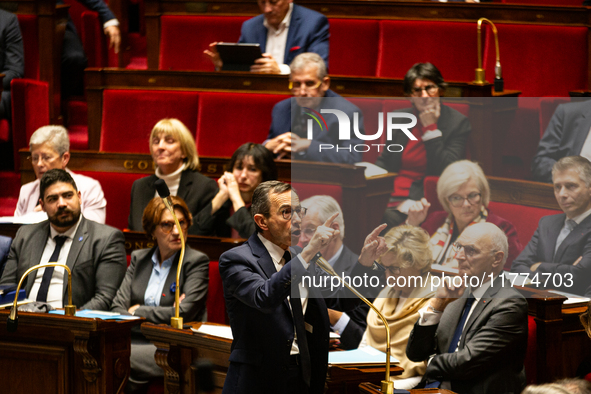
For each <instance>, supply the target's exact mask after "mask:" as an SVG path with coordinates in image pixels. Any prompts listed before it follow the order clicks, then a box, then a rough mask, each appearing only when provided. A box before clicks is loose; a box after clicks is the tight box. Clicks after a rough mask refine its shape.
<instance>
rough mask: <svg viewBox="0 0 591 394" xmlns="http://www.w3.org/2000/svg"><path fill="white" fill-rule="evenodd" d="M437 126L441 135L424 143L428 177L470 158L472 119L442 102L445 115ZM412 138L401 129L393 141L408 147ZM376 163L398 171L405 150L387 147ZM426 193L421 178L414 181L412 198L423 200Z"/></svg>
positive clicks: (410, 110) (410, 195) (426, 174)
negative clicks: (467, 155) (391, 150)
mask: <svg viewBox="0 0 591 394" xmlns="http://www.w3.org/2000/svg"><path fill="white" fill-rule="evenodd" d="M399 112H412V108H407V109H402V110H400V111H399ZM437 128H438V129H439V130H441V134H442V135H441V137H440V138H433V139H431V140H428V141H425V142H424V144H425V150H426V151H427V171H426V172H425V176H429V175H434V176H439V175H441V173H442V172H443V170H444V169H445V167H447V166H448V165H450V164H451V163H453V162H455V161H458V160H461V159H464V158H465V157H466V140H467V139H468V134H469V133H470V131H471V130H472V127H471V126H470V122H469V121H468V118H466V117H465V116H464V115H462V114H461V113H459V112H458V111H456V110H455V109H452V108H449V107H448V106H446V105H443V104H441V116H440V117H439V120H438V121H437ZM411 132H412V130H411ZM408 141H409V140H408V137H407V136H406V135H405V134H404V133H403V132H402V131H401V130H397V131H396V132H395V133H394V135H393V136H392V141H391V143H392V144H400V145H402V146H404V147H406V144H407V143H408ZM376 165H377V166H379V167H382V168H383V169H385V170H387V171H388V172H398V171H400V167H401V166H402V152H399V153H398V152H390V151H388V150H385V151H384V152H383V153H382V155H381V156H380V157H378V159H377V161H376ZM423 196H424V192H423V180H422V179H421V180H420V181H417V182H414V183H413V184H412V186H411V188H410V192H409V196H408V197H409V198H410V199H412V200H420V199H421V198H422V197H423Z"/></svg>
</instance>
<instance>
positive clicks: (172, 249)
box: [111, 196, 209, 393]
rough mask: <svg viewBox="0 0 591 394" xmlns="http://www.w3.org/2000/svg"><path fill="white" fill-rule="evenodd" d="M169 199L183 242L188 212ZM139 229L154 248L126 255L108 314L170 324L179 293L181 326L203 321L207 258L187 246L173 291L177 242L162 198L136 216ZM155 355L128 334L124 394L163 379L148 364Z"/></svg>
mask: <svg viewBox="0 0 591 394" xmlns="http://www.w3.org/2000/svg"><path fill="white" fill-rule="evenodd" d="M171 198H172V205H173V209H174V212H175V214H176V216H177V218H178V221H179V224H180V225H181V229H182V230H183V235H184V237H185V240H186V237H187V229H188V228H189V227H191V224H192V222H193V220H192V216H191V212H190V211H189V208H188V207H187V204H185V202H184V201H183V199H182V198H180V197H177V196H171ZM142 225H143V228H144V231H145V232H146V234H147V235H148V236H149V237H150V238H151V239H153V240H155V243H156V245H155V246H154V247H153V248H151V249H141V250H135V251H133V252H132V253H131V263H130V264H129V267H128V268H127V273H126V274H125V278H124V279H123V282H122V283H121V286H120V287H119V290H118V291H117V295H116V296H115V298H114V299H113V304H112V306H111V310H112V311H114V312H119V313H120V314H122V315H135V316H141V317H144V318H146V320H147V321H148V322H150V323H155V324H162V323H164V324H170V318H171V317H173V316H174V314H175V291H179V292H180V294H181V295H180V298H179V299H180V305H179V311H180V316H181V317H182V318H183V319H184V320H185V321H201V320H203V319H204V318H205V316H206V314H205V301H206V299H207V285H208V281H209V258H208V257H207V256H206V255H205V254H203V253H201V252H198V251H196V250H194V249H191V247H189V246H188V245H187V247H186V249H185V256H184V259H183V266H182V270H181V280H180V284H179V285H178V286H177V283H176V271H177V266H178V263H179V257H180V250H181V238H180V234H179V232H178V230H177V227H176V225H175V222H174V218H173V216H172V214H171V213H170V212H169V211H168V209H167V208H166V206H165V205H164V202H163V200H162V198H160V197H154V198H153V199H152V200H150V202H149V203H148V206H147V207H146V209H145V210H144V214H143V215H142ZM177 287H178V288H177ZM155 351H156V347H155V346H154V345H153V344H151V343H150V341H148V340H147V339H146V338H145V337H144V336H143V335H142V334H141V333H139V332H133V334H132V339H131V359H130V363H131V374H130V377H129V382H128V385H127V386H126V388H125V392H126V393H135V392H141V391H138V390H140V389H142V388H145V385H147V384H148V383H149V381H150V380H151V379H153V378H157V377H161V376H163V371H162V369H161V368H160V367H159V366H158V365H156V362H155V360H154V352H155Z"/></svg>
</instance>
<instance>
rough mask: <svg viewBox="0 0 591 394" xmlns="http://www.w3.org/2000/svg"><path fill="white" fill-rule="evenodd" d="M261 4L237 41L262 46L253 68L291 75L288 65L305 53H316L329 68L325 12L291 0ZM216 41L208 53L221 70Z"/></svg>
mask: <svg viewBox="0 0 591 394" xmlns="http://www.w3.org/2000/svg"><path fill="white" fill-rule="evenodd" d="M258 5H259V8H260V10H261V12H262V14H261V15H258V16H255V17H254V18H252V19H249V20H247V21H246V22H244V23H243V24H242V30H241V33H240V39H239V40H238V42H240V43H249V44H259V45H260V46H261V52H263V57H262V58H260V59H257V60H256V61H255V64H254V65H253V66H252V67H251V68H250V71H252V72H260V73H268V74H289V64H290V63H291V62H292V60H293V59H294V58H295V57H296V56H297V55H299V54H300V53H304V52H314V53H317V54H318V55H320V56H321V57H322V59H323V60H324V62H325V63H326V66H327V67H328V36H329V33H328V19H326V17H325V16H324V15H322V14H320V13H318V12H316V11H312V10H309V9H307V8H304V7H300V6H299V5H297V4H293V1H292V0H258ZM216 44H217V42H214V43H211V44H210V45H209V50H206V51H205V54H206V55H207V56H208V57H209V58H210V59H211V61H212V62H213V64H214V66H215V67H216V70H219V69H221V68H222V65H223V64H222V60H221V59H220V56H219V53H218V52H217V49H216Z"/></svg>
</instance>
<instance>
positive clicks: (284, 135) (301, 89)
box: [263, 52, 365, 164]
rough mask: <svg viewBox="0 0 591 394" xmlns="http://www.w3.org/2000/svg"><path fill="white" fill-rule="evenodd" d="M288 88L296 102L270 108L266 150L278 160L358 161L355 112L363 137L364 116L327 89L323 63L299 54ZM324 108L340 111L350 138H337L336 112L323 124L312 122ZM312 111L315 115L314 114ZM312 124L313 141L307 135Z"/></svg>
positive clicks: (292, 67)
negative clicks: (346, 118) (346, 120)
mask: <svg viewBox="0 0 591 394" xmlns="http://www.w3.org/2000/svg"><path fill="white" fill-rule="evenodd" d="M290 67H291V74H290V76H289V86H290V89H291V94H292V95H293V96H294V97H295V100H293V99H291V98H289V99H285V100H283V101H280V102H278V103H277V104H275V106H274V107H273V113H272V117H273V119H272V121H271V127H270V129H269V135H268V136H267V140H266V141H265V142H264V143H263V145H264V146H265V148H267V149H269V150H270V151H273V153H275V154H276V155H278V158H292V159H295V160H310V161H323V162H331V163H346V164H354V163H357V162H359V161H361V158H362V150H357V149H355V145H357V144H361V142H362V141H361V139H360V138H359V137H357V136H356V134H355V133H354V132H353V130H354V119H355V113H357V115H358V122H357V124H358V126H359V133H360V134H365V129H364V126H363V113H362V112H361V110H360V109H359V108H357V107H356V106H355V105H353V104H352V103H351V102H349V101H347V100H346V99H344V98H343V97H341V96H340V95H338V94H337V93H335V92H333V91H332V90H330V89H329V88H330V77H329V76H328V72H327V70H326V64H325V63H324V61H323V60H322V58H321V57H320V56H319V55H318V54H316V53H310V52H308V53H302V54H301V55H298V56H297V57H296V58H295V59H294V60H293V62H291V65H290ZM323 109H327V110H329V109H332V110H339V111H341V112H344V113H345V115H346V116H347V117H348V118H349V121H350V122H349V127H350V130H349V132H350V138H348V139H345V140H341V139H340V122H339V121H338V118H337V115H336V114H335V113H325V114H324V115H321V116H322V117H324V122H320V121H317V122H313V121H312V115H313V116H315V117H316V116H318V115H319V113H320V112H322V110H323ZM313 112H315V114H314V113H313ZM308 121H311V122H312V123H311V125H312V138H311V139H310V138H309V135H308V125H307V123H306V122H308Z"/></svg>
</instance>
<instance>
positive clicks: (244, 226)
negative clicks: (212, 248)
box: [193, 199, 256, 238]
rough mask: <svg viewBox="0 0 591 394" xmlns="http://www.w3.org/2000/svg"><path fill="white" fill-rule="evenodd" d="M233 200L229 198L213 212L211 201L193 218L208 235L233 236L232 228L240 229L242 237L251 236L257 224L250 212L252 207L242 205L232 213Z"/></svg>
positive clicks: (239, 232)
mask: <svg viewBox="0 0 591 394" xmlns="http://www.w3.org/2000/svg"><path fill="white" fill-rule="evenodd" d="M231 209H232V201H230V200H229V199H228V201H226V202H225V203H224V204H223V205H222V206H221V207H220V209H218V211H217V212H216V213H215V214H214V215H212V214H211V202H210V203H209V204H207V206H206V207H205V208H203V209H202V210H201V212H199V214H198V215H197V217H195V218H193V220H194V221H195V222H196V224H197V226H199V228H200V229H201V231H202V232H204V233H205V234H206V235H211V236H217V237H230V236H232V229H234V230H236V231H238V234H239V235H240V237H242V238H249V237H250V236H251V235H252V234H254V232H255V230H256V225H255V223H254V219H253V218H252V215H251V214H250V208H246V207H242V208H240V209H239V210H238V211H236V212H234V214H233V215H230V210H231Z"/></svg>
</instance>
